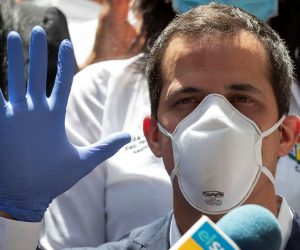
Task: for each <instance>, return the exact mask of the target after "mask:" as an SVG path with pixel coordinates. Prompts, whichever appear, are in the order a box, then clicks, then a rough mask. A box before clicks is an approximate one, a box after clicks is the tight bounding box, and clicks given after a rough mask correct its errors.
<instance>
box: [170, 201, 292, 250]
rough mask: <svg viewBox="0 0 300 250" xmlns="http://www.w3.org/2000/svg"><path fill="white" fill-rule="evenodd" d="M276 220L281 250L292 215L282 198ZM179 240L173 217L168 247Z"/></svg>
mask: <svg viewBox="0 0 300 250" xmlns="http://www.w3.org/2000/svg"><path fill="white" fill-rule="evenodd" d="M277 219H278V223H279V225H280V228H281V236H282V243H281V249H282V250H283V249H284V248H285V246H286V244H287V241H288V239H289V238H290V235H291V232H292V226H293V214H292V211H291V210H290V208H289V206H288V204H287V202H286V200H285V199H284V198H282V202H281V204H280V209H279V213H278V216H277ZM180 238H181V233H180V231H179V228H178V226H177V223H176V220H175V217H174V215H173V217H172V221H171V226H170V247H172V246H173V245H174V244H175V243H176V242H177V241H178V240H179V239H180Z"/></svg>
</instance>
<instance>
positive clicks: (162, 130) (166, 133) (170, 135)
mask: <svg viewBox="0 0 300 250" xmlns="http://www.w3.org/2000/svg"><path fill="white" fill-rule="evenodd" d="M157 127H158V129H159V131H160V132H162V133H163V134H164V135H165V136H168V137H171V138H172V134H170V133H169V132H168V131H167V130H166V129H165V128H164V127H163V126H162V125H161V124H160V123H159V121H158V122H157Z"/></svg>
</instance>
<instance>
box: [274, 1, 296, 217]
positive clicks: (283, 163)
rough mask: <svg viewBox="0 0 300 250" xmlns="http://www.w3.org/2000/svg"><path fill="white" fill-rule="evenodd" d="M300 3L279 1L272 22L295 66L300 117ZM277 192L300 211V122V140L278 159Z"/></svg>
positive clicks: (292, 110)
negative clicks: (275, 15)
mask: <svg viewBox="0 0 300 250" xmlns="http://www.w3.org/2000/svg"><path fill="white" fill-rule="evenodd" d="M299 10H300V2H299V1H297V0H290V1H279V15H278V16H277V17H274V18H272V19H271V22H270V25H271V27H272V28H273V29H275V30H276V31H277V32H278V33H279V35H280V36H281V37H282V38H283V39H284V41H285V43H286V45H287V47H288V49H289V51H290V55H291V57H292V59H293V61H294V66H295V81H294V82H293V84H292V96H291V104H290V114H293V115H297V116H298V117H299V116H300V54H299V51H300V14H299ZM275 181H276V182H275V187H276V192H277V193H278V194H280V195H282V196H284V197H285V198H286V200H287V202H288V204H289V205H290V206H291V207H292V208H293V209H295V210H296V212H297V213H298V214H300V124H299V139H298V142H297V143H296V144H295V146H294V147H293V150H292V151H291V152H290V153H289V154H288V155H287V156H285V157H282V158H280V160H279V162H278V167H277V172H276V178H275Z"/></svg>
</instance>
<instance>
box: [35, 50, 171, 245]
mask: <svg viewBox="0 0 300 250" xmlns="http://www.w3.org/2000/svg"><path fill="white" fill-rule="evenodd" d="M139 57H140V56H138V57H136V58H133V59H129V60H119V61H108V62H102V63H98V64H95V65H91V66H89V67H88V68H86V69H85V70H83V71H81V72H79V74H78V75H77V76H76V77H75V79H74V83H73V88H72V91H71V96H70V99H69V103H68V110H67V117H66V126H67V132H68V135H69V138H70V140H71V141H72V142H73V143H75V144H77V145H87V144H91V143H93V142H95V141H97V140H99V139H101V138H103V137H105V136H106V135H107V134H110V133H113V132H118V131H127V132H129V133H131V135H132V136H133V141H132V142H131V143H129V144H128V145H126V146H125V147H124V148H123V149H121V150H120V151H119V152H118V153H117V154H116V155H115V156H114V157H112V158H111V159H109V160H108V161H106V162H105V163H104V164H102V166H101V167H98V168H96V169H95V170H94V171H93V172H92V173H90V174H89V175H88V176H86V177H85V178H84V179H82V180H81V181H80V182H79V183H77V184H76V185H75V186H74V187H73V188H72V189H70V190H69V191H67V192H66V193H65V194H63V195H61V196H60V197H58V198H57V199H56V200H54V201H53V202H52V204H51V205H50V209H48V211H47V212H46V215H45V218H44V228H43V229H44V230H43V232H42V234H41V239H40V243H41V245H42V246H43V247H44V248H46V249H47V250H50V249H61V248H63V247H75V246H97V245H99V244H101V243H104V242H106V241H114V240H117V239H118V238H119V237H121V236H123V235H124V234H125V233H127V232H128V231H129V230H131V229H133V228H136V227H138V226H141V225H144V224H148V223H150V222H152V221H153V220H155V219H156V218H158V217H160V216H164V215H165V214H167V212H168V211H170V210H171V207H172V187H171V182H170V179H169V176H168V174H167V172H166V171H165V168H164V166H163V163H162V160H161V159H158V158H155V157H154V156H153V154H152V152H151V151H150V149H149V148H148V145H147V142H146V139H145V137H144V135H143V130H142V124H143V118H144V117H145V116H146V115H148V114H149V113H150V104H149V97H148V88H147V84H146V80H145V77H144V75H143V74H142V73H140V72H141V69H137V64H136V61H137V60H138V58H139Z"/></svg>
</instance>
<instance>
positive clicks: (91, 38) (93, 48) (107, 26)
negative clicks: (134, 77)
mask: <svg viewBox="0 0 300 250" xmlns="http://www.w3.org/2000/svg"><path fill="white" fill-rule="evenodd" d="M19 1H26V2H32V3H34V4H35V5H37V6H55V7H56V8H58V9H60V10H61V11H62V12H63V13H64V14H65V15H66V18H67V23H68V28H69V32H70V36H71V40H72V43H73V46H74V51H75V57H76V61H77V64H78V66H79V69H82V68H84V67H86V66H87V65H89V64H92V63H95V62H99V61H105V60H110V59H124V58H129V57H132V56H134V55H137V54H138V53H140V52H141V51H142V48H141V47H142V46H143V43H144V40H143V39H144V35H143V34H142V33H143V31H142V30H141V28H142V16H141V15H138V14H137V12H138V9H139V6H137V2H136V1H133V0H122V1H119V0H19Z"/></svg>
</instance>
